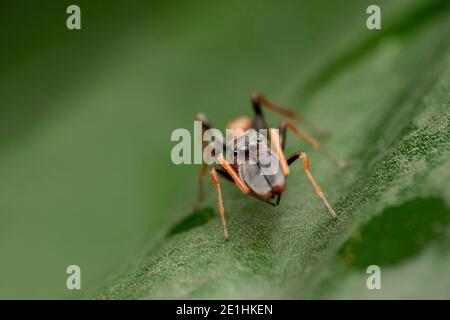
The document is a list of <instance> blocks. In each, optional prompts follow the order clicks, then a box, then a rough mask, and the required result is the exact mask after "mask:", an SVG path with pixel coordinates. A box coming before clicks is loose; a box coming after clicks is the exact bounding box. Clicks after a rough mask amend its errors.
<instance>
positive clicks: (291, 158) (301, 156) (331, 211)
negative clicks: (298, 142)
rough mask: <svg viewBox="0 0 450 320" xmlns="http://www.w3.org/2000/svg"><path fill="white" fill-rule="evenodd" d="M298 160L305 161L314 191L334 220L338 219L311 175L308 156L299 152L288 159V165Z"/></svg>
mask: <svg viewBox="0 0 450 320" xmlns="http://www.w3.org/2000/svg"><path fill="white" fill-rule="evenodd" d="M298 159H302V160H303V170H305V173H306V175H307V177H308V179H309V181H310V182H311V184H312V186H313V188H314V190H315V191H316V194H317V196H318V197H319V198H320V199H322V202H323V203H324V204H325V206H326V207H327V209H328V211H329V212H330V214H331V215H332V216H333V218H337V214H336V212H335V211H334V210H333V208H332V207H331V205H330V204H329V203H328V200H327V198H326V197H325V195H324V194H323V192H322V189H320V187H319V185H318V183H317V182H316V179H314V177H313V175H312V174H311V170H310V167H311V162H310V161H309V158H308V155H307V154H306V153H305V152H303V151H300V152H297V153H295V154H293V155H292V156H290V157H289V158H288V160H287V163H288V165H291V164H292V163H293V162H294V161H296V160H298Z"/></svg>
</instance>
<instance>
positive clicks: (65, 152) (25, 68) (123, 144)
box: [0, 0, 449, 299]
mask: <svg viewBox="0 0 450 320" xmlns="http://www.w3.org/2000/svg"><path fill="white" fill-rule="evenodd" d="M74 3H76V4H77V5H79V6H80V8H81V21H82V22H81V23H82V29H81V30H74V31H70V30H68V29H67V28H66V18H67V16H68V15H67V14H66V8H67V6H68V5H69V4H74ZM376 3H377V4H378V5H380V6H381V8H382V23H383V29H382V31H369V30H367V28H366V19H367V16H368V15H367V14H366V8H367V6H368V5H369V4H373V1H366V0H359V1H348V0H337V1H325V0H316V1H245V2H244V1H234V0H231V1H167V2H166V1H164V2H163V1H161V2H151V1H132V2H131V1H76V2H72V1H22V0H20V1H9V0H8V1H6V2H4V3H2V8H1V13H0V14H1V18H0V23H1V24H0V25H1V28H0V35H1V36H0V39H1V44H0V46H1V50H0V98H1V100H0V255H1V258H0V298H40V299H42V298H52V299H54V298H70V299H72V298H92V297H94V296H96V294H97V293H98V292H101V291H102V288H104V287H105V286H106V285H107V283H115V279H117V278H118V277H119V278H120V275H121V274H122V273H125V272H127V271H130V268H131V269H133V267H130V266H131V265H133V264H139V261H141V258H142V256H143V255H144V254H145V252H147V250H148V248H150V247H155V246H157V244H158V243H160V242H164V235H165V234H166V233H167V232H168V230H170V228H171V227H172V226H173V225H174V224H176V223H177V222H178V221H179V220H180V219H182V218H183V217H185V216H187V215H188V214H189V213H190V212H191V206H192V204H193V202H194V199H195V195H196V186H197V182H196V176H197V170H198V167H197V166H179V167H177V166H175V165H173V164H172V163H171V161H170V150H171V148H172V146H173V143H172V142H171V141H170V134H171V132H172V130H173V129H175V128H188V129H190V130H191V128H192V125H193V123H192V120H193V117H194V115H195V114H196V112H199V111H202V112H204V113H206V114H207V115H208V117H209V118H210V119H211V120H212V121H213V122H214V124H215V125H217V127H219V128H223V127H224V126H225V124H226V123H227V122H228V121H229V120H230V119H232V118H233V117H235V116H238V115H241V114H246V115H251V109H250V105H249V94H250V92H251V91H253V90H259V91H260V92H263V93H264V94H265V95H266V96H268V97H270V98H271V99H272V100H274V101H277V102H279V103H281V104H285V105H288V106H290V107H293V108H297V109H299V110H302V109H301V107H300V106H302V105H306V106H309V107H307V108H306V109H305V110H307V111H308V110H313V106H318V108H319V109H316V110H318V111H316V112H315V113H314V111H310V112H309V113H310V116H311V118H312V120H314V121H315V122H319V127H324V128H325V129H327V130H333V134H334V131H339V130H341V132H344V133H345V134H344V135H341V136H339V135H337V138H335V140H334V142H335V143H336V144H334V147H333V144H332V142H331V141H330V143H329V148H330V149H332V151H334V152H335V153H336V154H337V155H338V156H339V157H342V158H347V157H351V156H354V157H355V158H356V160H355V161H358V160H361V159H362V156H361V152H362V150H364V146H367V145H368V143H370V142H373V140H370V139H369V138H368V139H366V140H364V139H363V138H360V139H359V140H358V138H357V137H355V134H354V132H351V131H352V130H355V131H356V130H364V128H373V126H374V125H375V124H378V123H379V121H380V119H379V118H376V116H375V115H376V110H377V108H376V106H373V107H372V108H371V109H370V113H367V114H366V117H365V118H364V117H360V118H358V116H357V115H355V118H354V120H353V121H349V122H347V123H345V125H342V126H339V124H338V123H337V121H339V120H341V121H344V117H346V119H351V116H352V115H354V114H358V111H359V112H362V113H364V110H365V106H364V105H358V104H357V102H355V101H351V100H347V101H346V100H345V99H343V100H341V101H340V102H336V104H334V99H336V100H338V99H339V97H348V96H349V95H351V94H352V90H353V89H354V88H357V89H355V92H353V93H355V94H358V95H359V96H363V95H364V94H365V91H364V90H365V89H364V86H363V85H361V83H363V82H364V81H363V80H361V79H369V80H368V81H370V79H371V77H372V74H371V72H372V71H368V73H366V74H365V75H364V66H363V67H361V68H362V70H360V71H358V70H357V71H355V72H360V74H362V75H363V76H362V78H359V80H358V79H352V81H353V82H352V85H350V86H348V85H344V86H342V94H341V93H340V92H339V90H337V92H332V93H333V94H335V96H334V97H331V98H326V99H322V100H320V98H318V99H319V100H316V102H315V103H311V102H310V101H312V100H313V99H314V96H315V93H316V92H318V91H320V88H321V87H322V86H324V85H325V84H327V83H328V81H329V80H330V79H331V78H332V76H333V75H335V74H338V73H339V72H341V71H342V70H344V69H345V68H347V67H348V66H349V65H351V64H352V63H354V62H355V61H360V59H361V56H364V55H365V54H369V53H370V52H376V51H377V50H380V49H379V45H381V44H383V45H386V46H387V48H388V50H387V51H383V53H382V55H381V56H380V57H381V58H380V59H381V60H383V59H385V61H388V62H389V63H388V65H389V66H391V67H389V68H393V69H394V67H393V66H397V65H401V62H400V61H402V60H403V59H400V58H399V55H400V54H399V52H400V50H404V51H401V52H402V53H401V54H402V55H403V56H404V59H405V61H407V62H408V63H409V64H407V62H404V66H403V65H401V67H399V70H394V71H392V73H393V74H394V73H395V74H394V76H393V77H392V78H391V80H392V81H393V83H394V84H393V86H392V87H391V91H390V88H385V89H383V90H381V89H380V91H378V92H374V91H370V90H367V94H368V95H369V97H370V99H371V101H374V100H373V99H378V98H379V99H380V100H381V102H380V103H381V104H382V103H383V101H387V100H388V99H389V98H391V97H393V98H392V99H393V100H395V99H397V98H398V96H397V93H398V92H400V91H401V90H403V91H401V94H402V95H403V94H405V95H406V94H407V93H408V92H409V91H410V87H407V86H406V85H405V86H403V84H404V83H406V79H408V81H410V80H412V79H413V78H414V77H415V76H417V75H419V74H422V73H423V71H424V70H425V69H428V67H427V65H425V64H424V66H423V69H420V68H419V67H420V66H419V65H420V63H418V62H420V61H421V62H423V61H428V62H430V61H433V59H434V57H436V56H435V55H434V53H433V52H435V51H434V48H438V47H439V45H443V43H445V42H448V37H447V36H448V24H445V23H444V22H443V21H445V20H448V17H449V14H448V5H447V4H446V3H447V2H446V1H419V0H417V1H414V0H396V1H388V0H385V1H376ZM430 25H431V26H432V27H430ZM384 28H385V30H384ZM421 28H422V29H421ZM426 28H428V29H426ZM423 29H426V30H430V31H424V33H426V34H425V35H422V36H420V37H419V36H418V35H417V34H419V31H418V30H423ZM421 32H422V31H420V33H421ZM403 36H405V39H407V40H406V41H405V42H407V43H412V44H414V43H415V42H416V40H415V39H416V36H417V37H419V38H420V39H422V40H420V41H419V43H420V44H419V45H417V47H414V46H412V47H406V45H405V46H403V42H402V41H403V40H401V39H402V37H403ZM406 37H409V38H406ZM386 39H388V40H387V44H385V42H384V41H385V40H386ZM389 39H391V40H392V39H394V40H393V41H391V42H389ZM396 39H397V40H396ZM398 39H400V40H398ZM396 41H397V42H396ZM400 47H401V48H402V49H399V48H400ZM383 48H385V47H383ZM403 48H407V49H403ZM417 48H421V49H417ZM410 49H411V50H413V52H418V53H417V54H416V56H414V57H416V58H410V59H409V60H408V54H407V52H410V51H408V50H410ZM414 50H416V51H414ZM420 50H423V51H420ZM436 50H437V51H439V50H440V51H439V52H444V50H443V49H442V50H441V49H439V50H438V49H436ZM385 53H386V54H385ZM431 53H433V54H431ZM427 54H429V55H427ZM397 55H398V56H397ZM394 56H395V59H396V60H394V58H392V60H391V57H394ZM376 63H378V62H375V66H374V70H384V71H383V72H384V73H383V74H382V75H380V76H379V78H376V79H377V80H376V81H378V83H381V82H383V81H384V80H383V79H385V78H383V77H388V78H389V77H390V73H389V71H390V70H389V68H387V69H386V67H385V65H383V61H381V63H380V64H378V65H377V64H376ZM369 64H370V63H369ZM412 66H414V68H416V69H414V68H413V67H412ZM383 68H385V69H383ZM400 68H403V69H400ZM370 70H372V69H370ZM405 70H408V71H405ZM409 71H411V72H410V73H408V72H409ZM396 75H397V78H395V76H396ZM373 82H375V80H374V81H373ZM408 83H409V82H408ZM396 84H398V86H397V87H396ZM372 85H373V86H376V85H377V84H375V83H372ZM383 88H384V87H383ZM396 90H398V91H396ZM356 91H358V92H356ZM375 94H376V95H375ZM370 95H372V96H370ZM372 97H373V98H372ZM375 97H376V98H375ZM339 103H340V105H345V104H346V105H348V109H345V110H343V113H340V111H339V109H337V105H338V104H339ZM308 108H309V109H308ZM389 108H390V107H389V106H388V104H387V103H385V104H384V109H383V110H384V111H386V112H385V113H383V114H384V115H386V114H387V112H388V111H389ZM380 110H381V109H380ZM384 111H383V112H384ZM380 112H381V111H380ZM367 115H368V116H367ZM400 116H401V114H400ZM375 118H376V119H375ZM274 119H278V118H276V117H275V118H274ZM361 119H366V120H367V122H361V121H360V120H361ZM371 120H373V123H372V122H370V121H371ZM321 122H322V123H321ZM274 123H276V122H274ZM404 127H407V126H406V125H405V126H403V127H401V128H404ZM388 129H389V130H391V129H392V128H387V129H386V130H388ZM396 130H397V129H392V130H391V131H392V132H394V133H395V132H397V131H396ZM356 132H361V131H356ZM356 136H358V134H357V135H356ZM393 136H394V137H395V135H393ZM349 137H355V138H354V139H355V140H354V141H353V142H354V145H355V146H357V147H358V148H359V149H357V148H356V147H355V148H354V149H351V148H350V146H348V147H347V149H346V147H345V146H346V145H347V144H352V140H350V142H349V140H348V138H349ZM340 146H342V149H340ZM298 148H299V147H298V145H297V146H296V147H293V149H292V150H294V149H298ZM308 150H309V149H308ZM368 151H370V150H368ZM358 155H359V156H360V158H358ZM316 163H318V164H317V167H321V166H322V167H327V166H328V164H327V163H326V160H318V162H316ZM326 170H328V171H326ZM326 170H325V172H326V173H325V174H324V175H323V177H324V178H323V179H324V180H325V181H327V179H328V180H329V181H330V182H331V181H332V182H338V181H342V179H343V180H344V181H352V180H351V179H352V178H351V177H352V176H350V177H349V176H347V177H344V178H341V180H340V179H339V177H338V176H336V175H334V176H333V178H329V177H330V176H331V173H330V172H333V171H335V169H334V168H328V169H326ZM327 172H328V173H327ZM355 172H357V171H354V175H357V173H355ZM363 172H364V171H363ZM297 175H299V176H300V175H301V172H300V171H298V172H297ZM319 177H320V174H319ZM344 184H345V182H344ZM302 186H305V187H304V188H309V187H308V186H307V185H306V184H302ZM347 186H348V185H347ZM337 189H339V188H338V187H330V190H337ZM308 191H309V189H308ZM330 193H331V194H332V195H334V199H342V198H343V197H344V196H345V194H344V192H341V193H339V192H338V191H330ZM231 195H235V196H237V195H238V193H232V194H231ZM305 198H308V199H309V198H313V199H312V201H313V203H316V202H315V201H316V199H315V198H314V196H313V194H312V193H311V195H309V196H305ZM210 199H214V197H211V198H210ZM288 199H289V198H288ZM290 199H291V200H295V199H296V197H295V196H294V195H292V196H291V197H290ZM287 201H288V202H289V200H287ZM336 201H337V200H336ZM209 204H210V205H211V206H213V205H214V200H211V201H210V202H209ZM235 207H237V206H235ZM258 208H259V207H258ZM314 208H316V209H317V208H320V206H319V205H318V206H317V207H314ZM314 208H312V209H309V210H311V211H314ZM266 210H269V209H266ZM231 217H232V219H233V217H234V218H235V217H236V216H233V215H232V216H231ZM323 218H324V219H325V215H324V217H323ZM216 220H217V219H216ZM235 221H236V220H235ZM299 221H301V220H299ZM311 223H312V222H311ZM314 223H319V222H318V221H316V220H314ZM320 223H323V221H322V220H320ZM211 230H214V231H215V232H216V234H215V235H216V238H217V239H216V240H217V241H221V240H222V239H221V230H220V227H219V225H218V222H217V221H215V222H214V224H212V225H211ZM314 230H315V229H314ZM200 232H201V231H200ZM179 240H180V241H181V242H180V243H183V241H184V240H185V239H183V238H180V239H179ZM174 259H176V258H174ZM71 264H76V265H79V266H80V267H81V271H82V290H80V291H77V290H73V291H69V290H67V289H66V286H65V283H66V277H67V275H66V273H65V270H66V268H67V266H68V265H71ZM256 272H258V271H256ZM280 272H281V271H280ZM231 282H232V281H231ZM171 288H172V289H171ZM170 290H176V289H174V287H170V286H168V287H167V291H169V292H170ZM289 290H291V289H289ZM289 290H288V291H287V292H288V293H287V296H290V295H289V292H291V291H289ZM160 292H162V294H161V295H160V296H157V297H159V298H161V297H179V296H177V295H176V294H174V295H164V294H163V293H164V292H165V291H164V290H162V291H160ZM202 292H203V291H202ZM205 292H206V291H205ZM226 292H227V291H226ZM229 292H231V293H232V292H233V290H231V291H229ZM241 293H242V292H241ZM194 296H195V295H194ZM199 296H200V297H201V296H202V295H201V294H200V295H199ZM213 296H214V295H213ZM225 296H226V295H225ZM250 296H251V295H250ZM181 297H185V296H181ZM217 297H220V294H217ZM239 297H245V293H242V296H239ZM337 297H339V295H337Z"/></svg>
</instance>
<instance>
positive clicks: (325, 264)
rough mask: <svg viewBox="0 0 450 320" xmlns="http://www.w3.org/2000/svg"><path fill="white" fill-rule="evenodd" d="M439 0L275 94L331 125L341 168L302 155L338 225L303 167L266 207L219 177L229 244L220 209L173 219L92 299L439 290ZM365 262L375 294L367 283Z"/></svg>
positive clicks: (445, 61)
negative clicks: (345, 165)
mask: <svg viewBox="0 0 450 320" xmlns="http://www.w3.org/2000/svg"><path fill="white" fill-rule="evenodd" d="M441 5H442V3H433V4H432V5H428V6H426V7H425V8H426V9H425V10H424V7H422V6H419V7H418V8H416V9H415V10H417V11H414V10H412V11H410V12H409V13H407V14H406V13H405V12H407V9H406V8H404V10H402V11H401V12H400V13H398V14H399V16H398V17H392V20H388V21H386V20H387V19H386V20H385V22H384V23H385V24H384V25H385V26H386V27H385V29H384V30H383V31H381V32H379V33H377V34H376V35H375V36H370V35H367V36H366V35H365V36H363V37H361V39H359V40H358V41H360V42H355V44H354V45H353V46H350V47H348V48H347V49H346V50H345V51H344V52H343V53H341V54H337V55H335V56H334V57H333V56H332V57H330V58H331V60H330V62H328V63H324V66H325V68H324V69H320V68H319V69H318V72H317V73H315V75H313V76H311V77H310V78H309V79H310V80H308V79H305V81H304V84H303V85H301V84H300V85H299V87H298V88H297V90H296V92H293V93H292V94H291V97H292V98H291V99H286V100H285V103H286V104H288V105H291V106H292V105H294V106H295V105H302V108H301V109H300V108H299V110H302V111H304V114H305V115H306V116H307V117H308V118H309V119H310V120H311V121H313V122H314V123H316V124H318V125H320V126H321V127H322V128H326V129H327V130H329V132H330V137H329V138H328V139H327V140H326V142H325V146H326V147H327V148H328V149H329V150H331V152H333V154H336V156H337V157H339V158H343V159H346V160H347V161H349V162H350V164H351V167H350V168H349V169H347V170H345V171H340V170H338V169H336V168H334V167H333V166H331V165H330V164H329V163H328V162H327V160H326V159H322V157H321V155H320V154H319V153H317V152H314V151H311V152H310V154H311V158H312V163H313V172H314V173H315V174H316V175H317V177H318V180H319V181H320V184H321V185H322V189H323V190H324V191H325V192H326V194H327V195H328V196H329V197H330V198H331V201H332V203H333V204H334V205H335V207H336V208H337V211H338V212H339V214H340V217H339V219H338V221H333V220H332V219H330V217H329V216H328V214H327V212H326V210H325V209H324V208H323V206H322V204H321V202H320V201H319V200H318V199H317V198H316V197H314V194H313V192H312V190H311V187H310V186H309V184H308V182H307V179H306V178H305V176H304V174H303V172H302V168H301V166H300V165H298V166H297V167H296V168H294V169H293V170H292V171H291V175H290V177H289V184H288V189H287V191H286V192H285V194H284V196H283V200H282V205H281V206H280V207H277V208H270V207H268V206H267V205H266V204H264V203H258V202H257V201H256V200H253V199H248V198H247V197H245V196H244V195H242V194H240V193H239V192H238V191H237V190H235V188H232V187H226V192H225V196H224V198H225V211H226V215H227V219H228V222H229V231H230V234H231V240H230V241H228V242H226V241H224V240H223V239H222V237H221V226H220V222H219V219H218V218H215V219H214V218H213V219H211V220H210V221H209V222H208V223H205V222H204V221H203V220H202V222H201V223H198V224H197V225H195V226H193V225H192V224H191V223H190V222H189V221H192V220H193V219H194V218H195V217H196V216H199V215H201V216H205V213H199V212H194V213H192V214H190V216H187V218H184V219H185V220H182V222H181V225H184V226H186V228H185V229H189V230H185V229H184V230H183V232H182V233H178V232H177V233H175V234H174V232H169V233H168V234H167V236H166V237H165V238H164V239H162V240H161V241H160V242H159V243H158V244H156V245H154V246H153V249H152V250H151V251H150V252H149V253H148V254H147V256H146V257H145V258H143V259H142V261H141V262H140V263H139V264H138V266H137V268H136V270H135V271H132V272H130V273H129V274H128V275H127V276H125V277H119V278H118V279H117V280H116V281H115V282H113V285H111V286H110V287H109V288H107V289H106V290H105V291H104V292H103V293H102V294H101V295H100V296H99V297H100V298H127V299H128V298H146V299H148V298H150V299H161V298H203V299H205V298H207V299H209V298H217V299H223V298H234V299H235V298H252V299H254V298H256V299H258V298H312V297H313V298H360V297H365V298H430V297H440V298H443V297H446V298H448V297H449V294H450V282H449V281H447V279H449V276H450V273H449V269H448V265H449V263H450V247H449V246H448V243H449V242H448V240H449V237H450V225H449V221H450V207H449V205H450V193H449V192H448V190H449V188H448V187H447V183H448V179H449V178H450V171H449V170H448V168H449V165H450V161H449V154H450V153H449V152H450V140H449V139H450V127H449V126H450V109H449V102H450V99H449V98H450V90H449V89H450V82H449V81H450V77H449V76H450V74H449V72H448V70H450V51H449V46H448V41H446V39H448V36H449V31H450V30H449V19H448V18H449V11H448V7H447V6H444V8H445V10H444V12H442V11H441V9H442V7H441ZM383 8H384V7H383ZM386 11H387V10H386V9H384V11H383V12H386ZM404 13H405V14H404ZM402 14H404V15H402ZM318 54H319V53H318ZM327 58H328V57H327ZM291 62H292V60H291ZM293 63H294V62H293ZM295 64H297V65H298V64H299V62H297V61H296V62H295ZM300 64H301V63H300ZM292 86H293V87H294V85H292ZM289 144H290V145H291V146H290V147H289V150H290V151H295V150H298V149H299V148H303V146H302V145H301V143H299V141H296V139H295V138H294V137H290V138H289ZM308 151H309V149H308ZM211 192H212V191H211ZM186 205H187V206H188V205H189V203H188V202H187V203H186ZM210 205H211V206H213V205H214V200H211V201H210ZM177 229H180V227H179V226H178V227H177ZM371 264H376V265H379V266H380V267H381V270H382V274H383V278H382V279H383V280H382V281H383V282H382V283H383V285H382V289H383V290H368V289H367V287H366V279H367V277H368V275H367V274H366V268H367V267H368V266H369V265H371ZM436 270H438V272H436ZM114 283H115V284H114ZM424 283H426V285H424Z"/></svg>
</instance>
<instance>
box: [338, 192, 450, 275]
mask: <svg viewBox="0 0 450 320" xmlns="http://www.w3.org/2000/svg"><path fill="white" fill-rule="evenodd" d="M449 222H450V209H449V208H448V207H447V206H446V204H445V202H444V201H443V200H442V199H439V198H426V199H425V198H417V199H414V200H412V201H409V202H406V203H404V204H402V205H400V206H398V207H390V208H387V209H386V210H384V211H383V212H382V213H381V214H380V215H378V216H376V217H375V218H373V219H372V220H371V221H370V222H369V223H368V224H366V225H365V226H363V227H361V228H360V229H359V230H358V232H356V233H355V235H354V236H353V237H352V238H350V240H348V241H347V242H346V243H345V244H344V246H343V247H342V249H341V250H340V254H341V257H342V258H343V259H344V261H345V263H346V264H347V265H349V266H351V267H355V268H357V269H364V270H365V268H366V267H367V266H368V265H371V264H376V265H379V266H388V265H394V264H397V263H400V262H402V261H403V260H405V259H407V258H410V257H412V256H414V255H416V254H418V253H419V252H420V251H421V250H422V249H424V248H425V247H426V245H427V244H428V243H429V242H430V241H432V240H435V239H437V238H439V236H441V235H442V234H443V233H444V232H445V230H447V228H446V226H447V224H448V223H449Z"/></svg>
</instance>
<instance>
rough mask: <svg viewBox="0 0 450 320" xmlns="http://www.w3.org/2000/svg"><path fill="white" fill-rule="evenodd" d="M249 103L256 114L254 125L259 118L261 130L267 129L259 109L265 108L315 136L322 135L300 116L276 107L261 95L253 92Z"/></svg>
mask: <svg viewBox="0 0 450 320" xmlns="http://www.w3.org/2000/svg"><path fill="white" fill-rule="evenodd" d="M251 101H252V105H253V109H254V110H255V114H256V120H257V121H256V123H257V124H258V117H259V118H261V119H262V120H261V122H260V123H261V125H263V126H262V128H267V124H266V122H265V120H264V117H263V115H262V110H261V108H262V107H264V108H267V109H269V110H271V111H274V112H276V113H279V114H281V115H283V116H285V117H288V118H289V119H292V120H297V121H298V122H299V123H300V124H301V125H303V126H304V127H305V128H306V129H308V130H309V131H311V132H312V133H313V134H314V135H315V136H318V137H320V136H322V135H323V134H324V133H323V132H322V131H321V130H319V129H317V128H316V127H315V126H313V125H312V124H311V123H309V122H308V121H306V120H305V119H304V118H303V117H300V114H299V113H297V112H295V111H292V110H289V109H286V108H283V107H280V106H279V105H276V104H274V103H272V102H270V101H269V100H268V99H267V98H266V97H264V96H262V95H261V94H259V93H258V92H253V93H252V95H251Z"/></svg>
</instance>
